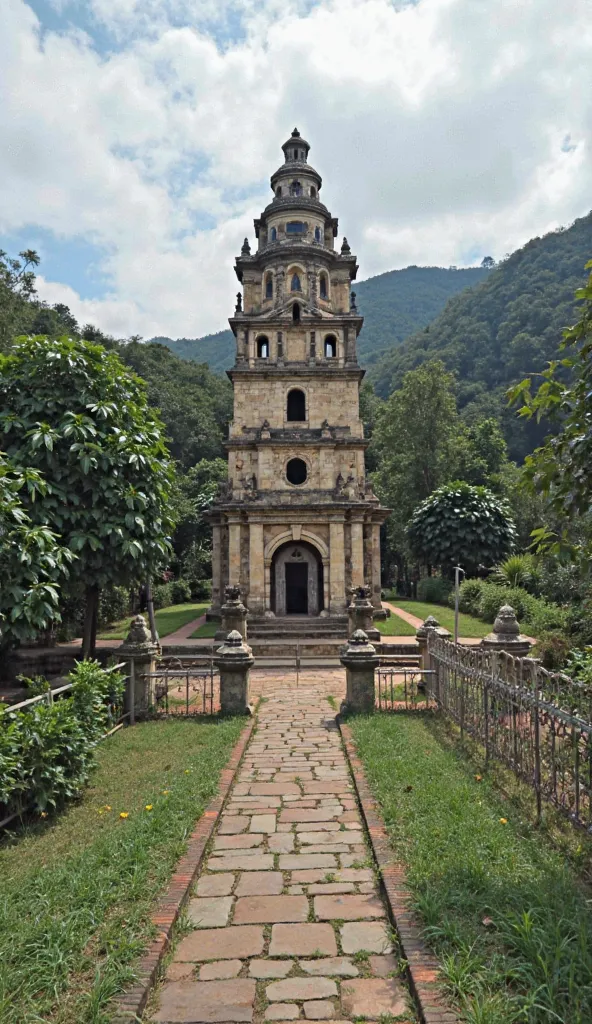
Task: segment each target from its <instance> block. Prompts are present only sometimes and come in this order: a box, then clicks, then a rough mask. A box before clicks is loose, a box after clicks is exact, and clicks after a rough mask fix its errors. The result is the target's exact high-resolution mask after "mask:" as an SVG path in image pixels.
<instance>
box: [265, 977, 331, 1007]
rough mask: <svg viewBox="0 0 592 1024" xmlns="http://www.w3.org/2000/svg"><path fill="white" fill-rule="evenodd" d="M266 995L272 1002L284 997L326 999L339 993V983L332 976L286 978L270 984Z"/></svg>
mask: <svg viewBox="0 0 592 1024" xmlns="http://www.w3.org/2000/svg"><path fill="white" fill-rule="evenodd" d="M265 995H266V996H267V998H268V999H269V1001H270V1003H273V1002H280V1001H282V1000H284V999H298V1000H302V999H325V998H326V997H327V996H336V995H337V985H336V984H335V982H334V981H332V980H331V978H285V979H284V980H283V981H274V982H272V984H271V985H268V986H267V988H266V989H265Z"/></svg>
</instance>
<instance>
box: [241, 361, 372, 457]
mask: <svg viewBox="0 0 592 1024" xmlns="http://www.w3.org/2000/svg"><path fill="white" fill-rule="evenodd" d="M297 343H298V342H295V344H297ZM294 387H298V388H300V389H301V390H302V391H304V393H305V395H306V413H307V419H306V421H304V424H303V425H306V426H309V427H311V428H313V429H314V428H317V429H318V428H319V427H320V426H321V425H322V424H323V422H324V421H325V420H328V422H329V424H330V425H331V426H333V427H351V433H352V436H353V437H363V436H364V434H363V426H362V422H361V420H360V414H359V383H358V381H357V380H347V379H345V380H344V379H343V378H339V379H330V378H329V379H328V378H327V377H326V376H323V378H322V379H319V380H315V379H311V378H306V377H304V378H303V377H298V378H295V377H292V378H288V377H285V378H277V377H272V376H271V375H270V376H269V377H262V376H260V375H259V374H257V375H256V376H253V377H249V378H244V377H238V378H236V379H235V381H234V419H233V421H232V423H231V425H230V436H231V437H237V436H240V435H241V434H242V433H243V429H242V428H243V427H260V426H261V424H262V422H263V420H264V419H267V420H268V422H269V424H270V426H271V427H272V429H281V428H286V429H297V427H296V426H294V425H293V424H292V423H290V422H289V421H288V418H287V402H288V392H289V391H291V390H292V388H294Z"/></svg>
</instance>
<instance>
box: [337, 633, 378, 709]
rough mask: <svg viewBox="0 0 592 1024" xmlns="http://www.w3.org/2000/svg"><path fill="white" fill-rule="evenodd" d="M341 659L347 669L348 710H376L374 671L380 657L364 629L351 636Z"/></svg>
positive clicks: (346, 703) (346, 698) (346, 700)
mask: <svg viewBox="0 0 592 1024" xmlns="http://www.w3.org/2000/svg"><path fill="white" fill-rule="evenodd" d="M339 660H340V662H341V664H342V665H343V666H344V668H345V671H346V695H345V705H346V710H347V711H362V712H371V711H374V673H375V671H376V667H377V665H378V663H379V657H378V655H377V653H376V649H375V648H374V647H373V645H372V644H371V643H370V641H369V640H368V637H367V636H366V634H365V633H364V631H363V630H362V629H357V630H356V631H355V633H354V634H353V635H352V636H351V637H350V638H349V641H348V643H347V646H346V647H345V648H344V649H343V652H342V654H341V657H340V659H339Z"/></svg>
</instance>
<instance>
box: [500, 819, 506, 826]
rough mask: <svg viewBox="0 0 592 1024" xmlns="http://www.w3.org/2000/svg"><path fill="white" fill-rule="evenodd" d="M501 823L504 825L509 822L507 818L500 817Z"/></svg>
mask: <svg viewBox="0 0 592 1024" xmlns="http://www.w3.org/2000/svg"><path fill="white" fill-rule="evenodd" d="M500 823H501V824H502V825H507V824H508V819H507V818H500Z"/></svg>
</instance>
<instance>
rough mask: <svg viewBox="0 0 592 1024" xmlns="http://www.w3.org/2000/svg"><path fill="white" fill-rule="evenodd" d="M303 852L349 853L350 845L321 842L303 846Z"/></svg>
mask: <svg viewBox="0 0 592 1024" xmlns="http://www.w3.org/2000/svg"><path fill="white" fill-rule="evenodd" d="M301 849H302V853H307V854H308V853H349V851H350V847H349V846H346V845H345V843H325V844H323V843H321V845H320V846H303V847H302V848H301Z"/></svg>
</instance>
